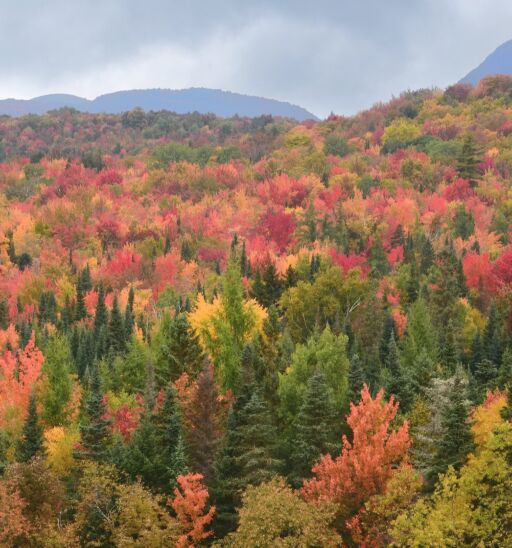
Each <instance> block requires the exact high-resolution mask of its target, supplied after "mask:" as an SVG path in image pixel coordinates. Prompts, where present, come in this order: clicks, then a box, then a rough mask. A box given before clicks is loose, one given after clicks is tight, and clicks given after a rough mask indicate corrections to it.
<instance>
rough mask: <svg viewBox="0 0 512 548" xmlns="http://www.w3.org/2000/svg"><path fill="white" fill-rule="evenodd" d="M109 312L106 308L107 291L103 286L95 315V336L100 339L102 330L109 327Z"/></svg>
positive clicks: (99, 292)
mask: <svg viewBox="0 0 512 548" xmlns="http://www.w3.org/2000/svg"><path fill="white" fill-rule="evenodd" d="M107 322H108V311H107V307H106V306H105V289H104V287H103V284H100V286H99V288H98V302H97V303H96V312H95V314H94V335H95V337H98V335H99V334H100V332H101V330H102V329H103V328H105V327H106V326H107Z"/></svg>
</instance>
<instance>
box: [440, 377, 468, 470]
mask: <svg viewBox="0 0 512 548" xmlns="http://www.w3.org/2000/svg"><path fill="white" fill-rule="evenodd" d="M468 416H469V402H468V401H467V381H466V380H465V379H464V377H463V376H462V372H461V370H460V369H459V370H457V372H456V374H455V377H454V381H453V385H452V387H451V390H450V392H449V395H448V405H447V406H446V408H445V409H444V412H443V414H442V416H441V426H442V428H443V435H442V437H441V438H440V440H439V444H438V447H437V454H436V456H435V458H434V462H433V469H432V474H433V478H431V479H435V478H436V477H437V474H441V473H443V472H444V471H445V470H446V469H447V468H448V466H453V467H454V468H455V469H456V470H458V469H459V468H460V467H461V466H462V465H463V464H464V462H465V460H466V457H467V455H468V453H470V452H471V451H472V450H473V435H472V433H471V428H470V424H469V420H468Z"/></svg>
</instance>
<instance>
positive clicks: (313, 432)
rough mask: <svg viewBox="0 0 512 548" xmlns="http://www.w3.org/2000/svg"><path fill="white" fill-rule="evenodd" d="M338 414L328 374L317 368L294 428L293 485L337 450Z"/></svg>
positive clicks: (310, 380) (308, 385)
mask: <svg viewBox="0 0 512 548" xmlns="http://www.w3.org/2000/svg"><path fill="white" fill-rule="evenodd" d="M337 422H339V419H338V417H337V416H336V414H335V413H334V409H333V407H332V402H331V401H330V399H329V396H328V388H327V382H326V380H325V375H324V374H323V373H322V372H321V371H319V370H317V371H316V372H315V373H314V374H313V375H312V377H311V378H310V379H309V380H308V383H307V388H306V392H305V394H304V401H303V403H302V406H301V408H300V411H299V413H298V415H297V421H296V424H295V426H294V428H293V430H294V436H293V448H292V454H291V463H292V472H291V474H290V476H291V479H292V481H293V483H294V484H296V485H300V484H301V483H302V479H304V478H306V477H309V476H310V475H311V467H312V466H313V464H314V463H315V462H316V461H317V459H318V458H319V457H320V456H321V455H326V454H327V453H331V454H332V453H333V452H334V450H335V449H336V443H335V439H336V438H335V436H336V434H337V430H338V429H339V428H338V427H337V424H336V423H337Z"/></svg>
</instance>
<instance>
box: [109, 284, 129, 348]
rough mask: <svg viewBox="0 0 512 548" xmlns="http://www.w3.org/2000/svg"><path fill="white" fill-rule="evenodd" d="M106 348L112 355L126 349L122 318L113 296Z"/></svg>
mask: <svg viewBox="0 0 512 548" xmlns="http://www.w3.org/2000/svg"><path fill="white" fill-rule="evenodd" d="M108 346H109V349H110V351H111V352H113V353H114V354H117V353H120V352H123V351H124V350H125V348H126V339H125V331H124V325H123V317H122V316H121V311H120V310H119V302H118V300H117V295H115V296H114V300H113V302H112V310H111V311H110V320H109V323H108Z"/></svg>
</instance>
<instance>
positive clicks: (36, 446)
mask: <svg viewBox="0 0 512 548" xmlns="http://www.w3.org/2000/svg"><path fill="white" fill-rule="evenodd" d="M42 452H43V428H42V426H41V425H40V424H39V419H38V413H37V400H36V396H35V393H34V392H32V393H31V394H30V399H29V403H28V413H27V418H26V419H25V424H24V425H23V430H22V434H21V438H20V440H19V441H18V443H17V446H16V460H17V461H18V462H29V461H30V460H32V459H33V458H34V457H35V456H37V455H38V454H41V453H42Z"/></svg>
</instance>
